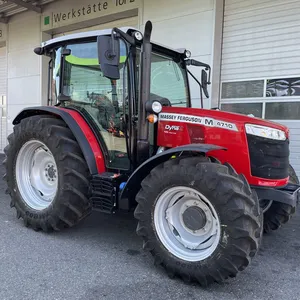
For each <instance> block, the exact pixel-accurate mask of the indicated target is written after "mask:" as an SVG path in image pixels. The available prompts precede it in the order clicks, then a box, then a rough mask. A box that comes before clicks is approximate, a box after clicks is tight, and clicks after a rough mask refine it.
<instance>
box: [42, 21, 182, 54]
mask: <svg viewBox="0 0 300 300" xmlns="http://www.w3.org/2000/svg"><path fill="white" fill-rule="evenodd" d="M119 29H120V30H122V31H123V32H125V33H129V32H130V31H139V32H141V31H140V30H139V29H136V28H134V27H120V28H119ZM111 31H112V28H111V29H103V30H92V31H84V32H78V33H72V34H67V35H64V36H60V37H57V38H54V39H51V40H48V41H45V42H42V43H41V47H43V48H48V47H49V46H54V45H55V44H60V43H62V42H64V41H71V40H80V39H86V38H91V37H97V36H101V35H110V34H111ZM151 43H152V45H155V46H158V47H160V48H165V49H167V50H170V51H173V52H176V53H178V54H180V55H182V54H184V52H185V51H186V49H185V48H181V49H173V48H171V47H168V46H165V45H162V44H160V43H157V42H151Z"/></svg>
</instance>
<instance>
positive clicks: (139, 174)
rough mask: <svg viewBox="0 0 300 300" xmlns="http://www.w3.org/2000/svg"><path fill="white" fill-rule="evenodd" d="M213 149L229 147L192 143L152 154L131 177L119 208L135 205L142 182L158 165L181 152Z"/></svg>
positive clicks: (198, 151) (128, 207)
mask: <svg viewBox="0 0 300 300" xmlns="http://www.w3.org/2000/svg"><path fill="white" fill-rule="evenodd" d="M212 150H227V149H226V148H224V147H220V146H217V145H211V144H190V145H185V146H179V147H176V148H172V149H168V150H166V151H164V152H161V153H159V154H157V155H155V156H152V157H151V158H149V159H148V160H146V161H145V162H144V163H142V164H141V165H140V166H139V167H138V168H137V169H136V170H135V171H134V172H133V173H132V174H131V176H130V177H129V179H128V181H127V182H126V185H125V186H124V188H123V189H122V191H121V194H120V197H119V208H120V209H125V210H129V209H130V208H131V207H133V205H134V202H135V200H134V198H135V196H136V194H137V193H138V191H139V190H140V188H141V182H142V181H143V180H144V178H145V177H146V176H147V175H148V174H149V173H150V172H151V170H152V169H153V168H154V167H156V166H157V165H159V164H161V163H163V162H165V161H167V160H169V159H170V158H171V157H172V156H174V155H176V154H180V156H183V155H185V154H191V153H194V154H202V155H205V154H206V153H207V152H209V151H212Z"/></svg>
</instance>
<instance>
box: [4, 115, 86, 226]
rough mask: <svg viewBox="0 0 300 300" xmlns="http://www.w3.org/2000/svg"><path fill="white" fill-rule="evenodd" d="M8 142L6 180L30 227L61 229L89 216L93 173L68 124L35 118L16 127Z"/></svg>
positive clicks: (13, 203) (52, 118) (25, 221)
mask: <svg viewBox="0 0 300 300" xmlns="http://www.w3.org/2000/svg"><path fill="white" fill-rule="evenodd" d="M8 141H9V144H8V146H7V147H6V148H5V150H4V152H5V155H6V159H5V161H4V164H5V168H6V174H5V176H4V178H5V180H6V182H7V186H8V189H7V190H8V193H9V194H10V196H11V204H10V205H11V207H15V209H16V211H17V217H18V218H22V219H23V220H24V224H25V226H30V227H32V228H33V229H35V230H40V229H42V230H44V231H51V230H61V229H62V228H67V227H72V226H74V225H75V224H77V223H78V222H79V221H80V220H82V219H83V218H85V217H86V216H87V215H89V213H90V212H91V205H90V202H89V200H88V198H87V195H88V189H89V170H88V167H87V164H86V162H85V160H84V158H83V155H82V152H81V149H80V147H79V145H78V143H77V141H76V139H75V138H74V136H73V134H72V132H71V131H70V129H69V128H68V127H67V126H66V124H65V122H63V121H62V120H60V119H56V118H54V117H51V116H44V115H43V116H41V115H38V116H32V117H29V118H26V119H24V120H22V121H21V122H20V124H17V125H15V126H14V132H13V133H12V134H11V135H9V137H8Z"/></svg>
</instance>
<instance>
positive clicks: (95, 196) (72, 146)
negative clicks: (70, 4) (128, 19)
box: [4, 21, 300, 286]
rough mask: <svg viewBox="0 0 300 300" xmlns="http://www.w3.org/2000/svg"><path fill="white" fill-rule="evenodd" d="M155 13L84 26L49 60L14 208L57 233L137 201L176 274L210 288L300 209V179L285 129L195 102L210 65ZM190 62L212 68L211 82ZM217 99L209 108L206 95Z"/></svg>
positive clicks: (158, 259)
mask: <svg viewBox="0 0 300 300" xmlns="http://www.w3.org/2000/svg"><path fill="white" fill-rule="evenodd" d="M151 32H152V24H151V22H150V21H148V22H147V23H146V25H145V30H144V32H143V33H142V32H140V31H138V30H136V29H134V28H113V29H111V30H101V31H90V32H85V33H76V34H71V35H66V36H63V37H59V38H54V39H51V40H49V41H47V42H44V43H42V45H41V46H40V47H38V48H36V49H35V50H34V51H35V53H36V54H37V55H45V56H47V57H49V84H48V90H49V93H48V105H46V106H38V107H30V108H26V109H24V110H23V111H21V112H20V113H19V114H18V115H17V117H16V118H15V119H14V121H13V124H14V131H13V133H12V134H11V135H9V137H8V142H9V143H8V146H7V147H6V149H5V154H6V159H5V162H4V163H5V166H6V175H5V176H4V178H5V180H6V181H7V186H8V189H7V192H8V194H9V195H10V197H11V207H14V208H15V209H16V211H17V217H18V218H22V219H23V220H24V223H25V225H26V226H29V227H31V228H33V229H34V230H43V231H45V232H47V231H51V230H54V231H57V230H61V229H64V228H68V227H72V226H74V225H76V224H78V223H79V222H80V221H81V220H82V219H84V218H85V217H87V216H88V215H89V214H90V213H91V211H93V210H97V211H101V212H103V213H115V212H117V211H126V212H128V213H130V212H134V217H135V218H136V219H137V222H138V224H137V230H136V231H137V234H138V235H139V236H141V237H142V239H143V247H144V249H146V250H148V251H149V252H150V253H151V254H152V255H153V257H154V260H155V263H156V264H158V265H161V266H162V267H163V268H165V269H166V272H167V273H168V275H169V276H171V277H174V276H178V277H180V278H182V279H183V280H184V281H187V282H191V281H198V282H199V283H200V284H201V285H203V286H207V285H208V284H210V283H211V282H222V281H224V280H225V279H227V278H229V277H235V276H236V275H237V274H238V273H239V272H240V271H242V270H244V269H245V268H246V267H247V266H248V265H249V263H250V262H251V260H252V259H253V257H254V256H255V255H256V253H257V251H258V249H259V246H260V244H261V239H262V235H263V231H266V232H269V231H272V230H276V229H278V228H279V227H280V226H281V225H282V224H284V223H286V222H287V221H288V220H289V219H290V217H291V215H292V214H293V213H294V212H295V208H296V206H297V202H298V198H299V189H300V187H299V182H298V181H297V180H298V179H297V176H296V174H295V172H294V170H293V168H292V167H291V166H290V165H289V138H290V137H289V131H288V129H287V128H286V127H285V126H282V125H279V124H276V123H273V122H269V121H266V120H263V119H259V118H255V117H252V116H246V115H241V114H235V113H229V112H223V111H220V110H219V109H217V108H216V109H202V108H192V107H191V95H190V88H189V79H193V80H196V81H197V83H198V84H199V90H200V94H201V102H203V99H202V94H203V93H204V95H205V96H206V97H208V84H210V77H211V76H210V66H209V65H207V64H204V63H202V62H199V61H196V60H193V59H191V53H190V52H189V51H187V50H185V49H183V50H175V49H171V48H169V47H166V46H162V45H160V44H157V43H154V42H152V41H151ZM189 66H194V67H199V68H200V70H201V73H202V75H201V80H198V79H197V76H195V75H193V74H192V72H191V71H190V70H189ZM202 107H203V106H202Z"/></svg>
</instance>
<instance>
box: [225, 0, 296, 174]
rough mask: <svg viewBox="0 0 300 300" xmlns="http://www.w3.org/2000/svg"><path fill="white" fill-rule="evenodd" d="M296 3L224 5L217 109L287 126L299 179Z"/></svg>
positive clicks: (252, 0)
mask: <svg viewBox="0 0 300 300" xmlns="http://www.w3.org/2000/svg"><path fill="white" fill-rule="evenodd" d="M299 4H300V1H299V0H297V1H295V0H286V1H282V0H273V1H258V0H225V7H224V26H223V44H222V64H221V81H222V88H221V93H220V98H221V103H222V106H221V108H222V109H224V110H229V111H235V112H238V113H244V114H249V113H251V114H253V115H255V116H256V117H260V118H265V119H269V120H272V121H275V122H278V123H282V124H284V125H287V126H288V127H289V129H290V133H291V135H290V149H291V154H290V162H291V164H292V165H293V166H294V167H295V169H296V172H297V174H298V176H300V150H299V145H300V134H299V128H300V71H299V70H300V56H299V55H298V53H299V49H300V40H299V36H300V32H299V30H298V28H299V25H300V19H299V12H300V6H299Z"/></svg>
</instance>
